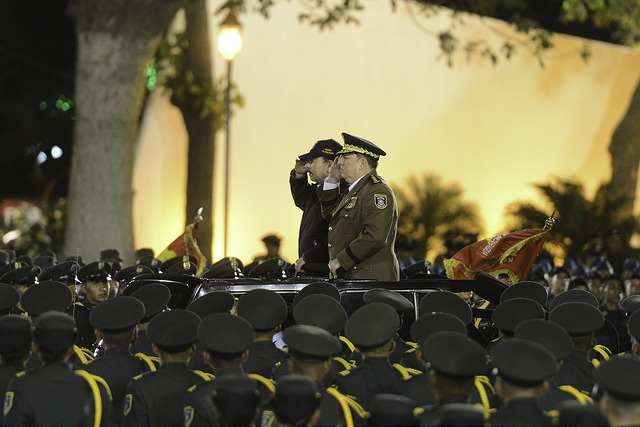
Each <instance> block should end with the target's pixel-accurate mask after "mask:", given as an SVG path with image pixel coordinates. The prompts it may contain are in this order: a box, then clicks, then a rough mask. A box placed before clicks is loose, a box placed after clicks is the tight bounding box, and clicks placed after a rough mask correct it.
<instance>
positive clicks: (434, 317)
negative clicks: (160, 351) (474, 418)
mask: <svg viewBox="0 0 640 427" xmlns="http://www.w3.org/2000/svg"><path fill="white" fill-rule="evenodd" d="M444 331H448V332H457V333H459V334H463V335H465V334H466V333H467V328H466V326H465V324H464V323H462V321H461V320H460V319H459V318H458V317H456V316H454V315H453V314H450V313H438V312H435V313H426V314H423V315H422V316H420V317H419V318H418V319H417V320H416V321H415V322H413V324H412V325H411V330H410V333H411V339H412V340H414V341H415V342H418V343H422V342H424V341H425V340H426V339H427V338H429V337H430V336H431V335H433V334H435V333H436V332H444ZM413 356H414V358H415V362H412V363H416V364H417V363H419V365H413V366H414V367H415V368H416V369H419V370H421V371H423V372H422V373H420V374H417V375H413V376H411V378H408V379H407V380H406V383H405V389H406V390H407V396H409V397H410V398H411V399H413V400H414V401H415V402H416V405H417V406H426V405H433V404H435V403H436V401H437V399H436V396H435V394H434V393H433V390H432V389H431V380H430V376H431V370H430V368H428V367H427V365H426V363H427V362H426V360H425V359H424V357H423V353H422V349H421V348H420V347H418V348H416V350H415V351H414V352H413Z"/></svg>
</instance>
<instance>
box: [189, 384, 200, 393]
mask: <svg viewBox="0 0 640 427" xmlns="http://www.w3.org/2000/svg"><path fill="white" fill-rule="evenodd" d="M197 387H198V385H197V384H196V385H192V386H191V387H189V388H188V389H187V393H191V392H192V391H193V390H195V389H196V388H197Z"/></svg>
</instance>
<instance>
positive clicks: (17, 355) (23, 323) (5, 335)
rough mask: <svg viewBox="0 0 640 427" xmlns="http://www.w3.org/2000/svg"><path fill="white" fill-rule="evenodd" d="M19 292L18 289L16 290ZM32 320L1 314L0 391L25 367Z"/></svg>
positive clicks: (5, 388) (29, 349) (29, 348)
mask: <svg viewBox="0 0 640 427" xmlns="http://www.w3.org/2000/svg"><path fill="white" fill-rule="evenodd" d="M16 293H17V291H16ZM31 326H32V325H31V320H29V318H28V317H25V316H21V315H18V314H8V315H4V316H0V356H1V357H2V359H1V361H0V393H2V396H4V392H5V391H6V390H7V384H9V380H11V378H13V377H15V376H16V374H17V373H18V372H22V371H24V369H25V364H26V362H27V359H28V358H29V354H30V353H31Z"/></svg>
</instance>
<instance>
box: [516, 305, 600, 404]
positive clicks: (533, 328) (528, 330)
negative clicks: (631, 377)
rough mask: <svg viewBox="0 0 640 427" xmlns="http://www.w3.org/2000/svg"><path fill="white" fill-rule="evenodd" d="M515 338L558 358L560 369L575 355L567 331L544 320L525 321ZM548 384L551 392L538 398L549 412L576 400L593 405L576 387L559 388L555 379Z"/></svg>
mask: <svg viewBox="0 0 640 427" xmlns="http://www.w3.org/2000/svg"><path fill="white" fill-rule="evenodd" d="M561 295H562V294H561ZM561 295H559V297H560V296H561ZM514 337H516V338H522V339H526V340H529V341H532V342H535V343H537V344H540V345H541V346H543V347H544V348H546V349H547V350H549V351H550V352H551V353H553V355H554V356H555V357H556V361H557V366H558V367H560V366H562V363H563V360H564V359H566V358H567V357H569V356H570V355H571V353H573V340H572V339H571V337H570V336H569V334H568V333H567V331H565V330H564V329H563V328H562V327H561V326H560V325H558V324H557V323H554V322H549V321H547V320H544V319H529V320H525V321H524V322H522V323H520V324H519V325H518V327H517V328H516V330H515V332H514ZM548 382H549V390H547V391H546V392H545V393H544V394H542V395H541V396H540V397H539V398H538V403H539V404H540V406H541V407H542V409H544V410H545V411H547V412H549V411H552V410H558V408H559V406H560V404H561V403H562V402H566V401H569V400H576V401H578V402H580V403H581V404H583V405H590V404H593V400H592V399H591V398H590V397H589V396H587V395H586V394H583V393H580V392H579V391H578V390H576V389H575V388H574V387H572V386H570V385H563V386H558V384H557V382H556V379H555V378H554V377H552V378H550V379H549V380H548Z"/></svg>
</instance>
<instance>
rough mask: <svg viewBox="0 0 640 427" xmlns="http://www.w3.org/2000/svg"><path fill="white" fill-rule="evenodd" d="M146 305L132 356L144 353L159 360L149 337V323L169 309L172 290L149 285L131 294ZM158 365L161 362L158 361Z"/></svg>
mask: <svg viewBox="0 0 640 427" xmlns="http://www.w3.org/2000/svg"><path fill="white" fill-rule="evenodd" d="M131 296H132V297H134V298H137V299H139V300H140V302H142V304H143V305H144V317H143V318H142V319H140V322H139V323H138V339H137V340H136V342H134V343H133V344H132V345H131V354H138V353H142V354H144V355H147V356H149V357H151V358H152V359H154V358H157V356H158V355H157V354H156V353H155V351H153V344H152V343H151V340H150V339H149V336H148V335H147V327H148V325H149V322H151V320H152V319H153V318H154V317H155V316H157V315H158V314H160V313H161V312H163V311H164V310H165V309H166V308H167V304H168V303H169V300H170V299H171V290H170V289H169V288H168V287H167V286H166V285H163V284H162V283H149V284H148V285H145V286H142V287H141V288H140V289H138V290H136V291H135V292H134V293H132V294H131ZM158 363H160V361H159V360H158Z"/></svg>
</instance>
